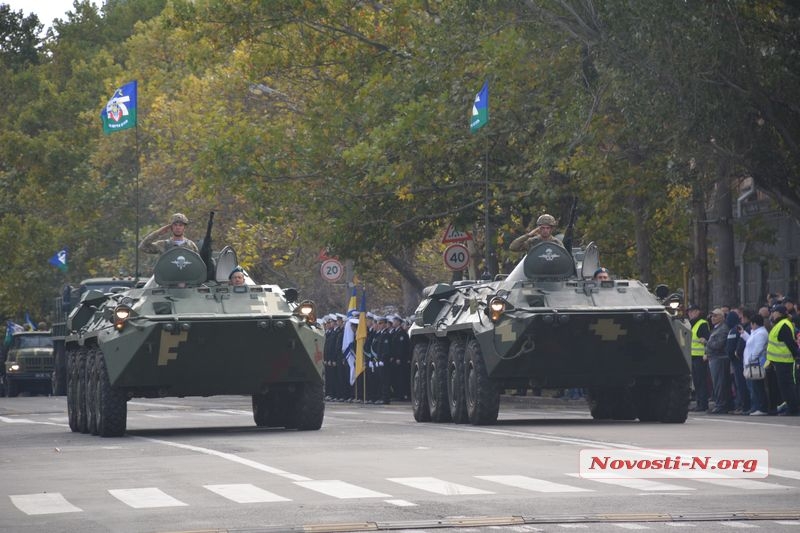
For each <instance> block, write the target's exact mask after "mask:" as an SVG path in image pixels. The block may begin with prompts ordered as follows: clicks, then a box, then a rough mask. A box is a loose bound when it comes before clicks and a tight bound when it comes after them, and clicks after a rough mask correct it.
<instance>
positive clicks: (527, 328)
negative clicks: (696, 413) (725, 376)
mask: <svg viewBox="0 0 800 533" xmlns="http://www.w3.org/2000/svg"><path fill="white" fill-rule="evenodd" d="M575 257H577V258H578V259H579V260H576V259H575V258H573V255H572V254H571V253H570V252H568V251H567V250H566V249H565V248H564V247H563V246H561V245H559V244H555V243H553V242H541V243H539V244H536V245H535V246H533V247H532V248H531V249H530V250H529V251H528V254H527V255H526V256H525V258H524V259H523V260H522V261H520V263H519V264H518V265H517V266H516V267H515V268H514V270H513V271H512V272H511V273H510V274H509V275H508V277H506V278H505V279H502V280H500V281H492V282H481V281H467V282H457V283H454V284H444V283H440V284H437V285H432V286H430V287H427V288H426V289H425V291H424V297H425V298H424V300H423V301H422V302H421V303H420V305H419V307H418V308H417V310H416V313H415V317H416V318H415V323H414V324H413V325H412V326H411V328H410V330H409V335H410V337H411V343H412V346H413V355H412V363H411V389H412V398H411V403H412V408H413V412H414V418H415V419H416V420H417V421H418V422H426V421H431V420H432V421H434V422H446V421H451V420H452V421H454V422H456V423H467V422H469V423H472V424H492V423H494V422H495V421H496V420H497V416H498V412H499V406H500V393H501V391H503V390H505V389H507V388H516V387H520V386H527V385H528V384H529V383H530V384H532V385H533V386H535V387H543V388H573V387H580V388H586V389H588V392H589V394H588V399H589V408H590V411H591V414H592V416H593V417H594V418H595V419H619V420H633V419H637V418H638V419H639V420H641V421H660V422H670V423H682V422H685V421H686V417H687V413H688V410H689V395H690V368H691V364H690V352H689V347H690V341H691V331H690V329H689V327H688V323H686V322H685V321H683V320H681V319H679V318H678V317H677V316H675V315H674V313H673V312H671V311H670V310H669V309H668V308H667V306H665V302H664V298H665V297H666V296H667V292H666V287H663V286H662V290H660V291H659V296H658V297H657V296H656V295H653V294H652V293H651V292H650V291H649V290H648V288H647V287H646V286H645V285H644V284H643V283H641V282H640V281H637V280H633V279H613V280H608V281H594V280H593V279H592V274H593V273H594V271H595V270H596V269H597V268H598V266H599V261H598V253H597V248H596V247H595V245H594V244H590V245H589V246H588V247H587V248H586V249H585V250H583V251H582V253H581V255H580V256H578V254H576V256H575ZM662 291H663V292H662Z"/></svg>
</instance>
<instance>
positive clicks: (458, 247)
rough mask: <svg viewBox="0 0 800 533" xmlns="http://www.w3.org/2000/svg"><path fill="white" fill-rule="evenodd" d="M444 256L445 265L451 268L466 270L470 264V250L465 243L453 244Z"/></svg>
mask: <svg viewBox="0 0 800 533" xmlns="http://www.w3.org/2000/svg"><path fill="white" fill-rule="evenodd" d="M442 256H443V257H444V266H446V267H447V268H449V269H450V270H464V269H465V268H467V265H469V250H467V247H466V246H464V245H463V244H451V245H450V246H448V247H447V248H446V249H445V251H444V254H442Z"/></svg>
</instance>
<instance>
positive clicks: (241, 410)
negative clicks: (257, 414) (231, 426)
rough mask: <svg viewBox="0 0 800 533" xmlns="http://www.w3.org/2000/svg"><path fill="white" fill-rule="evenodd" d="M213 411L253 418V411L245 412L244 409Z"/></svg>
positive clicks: (214, 410)
mask: <svg viewBox="0 0 800 533" xmlns="http://www.w3.org/2000/svg"><path fill="white" fill-rule="evenodd" d="M212 411H213V412H216V413H224V414H226V415H237V416H253V411H245V410H244V409H212Z"/></svg>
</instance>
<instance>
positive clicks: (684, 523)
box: [664, 522, 696, 527]
mask: <svg viewBox="0 0 800 533" xmlns="http://www.w3.org/2000/svg"><path fill="white" fill-rule="evenodd" d="M664 525H665V526H669V527H696V524H690V523H688V522H664Z"/></svg>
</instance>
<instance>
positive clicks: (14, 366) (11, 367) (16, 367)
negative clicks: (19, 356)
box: [8, 363, 19, 372]
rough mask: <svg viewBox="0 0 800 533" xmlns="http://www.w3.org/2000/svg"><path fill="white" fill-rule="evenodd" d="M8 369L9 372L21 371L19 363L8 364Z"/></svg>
mask: <svg viewBox="0 0 800 533" xmlns="http://www.w3.org/2000/svg"><path fill="white" fill-rule="evenodd" d="M8 371H9V372H19V365H18V364H17V363H14V364H12V365H9V366H8Z"/></svg>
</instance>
